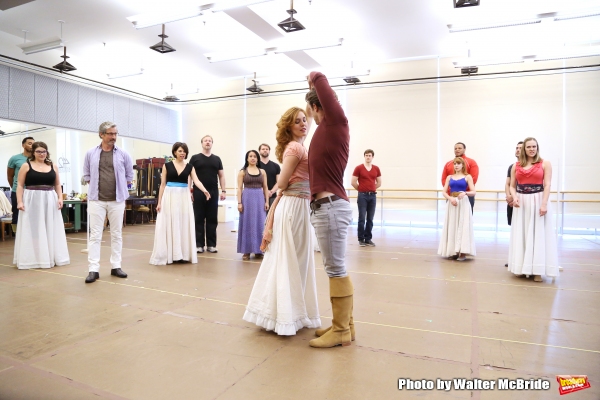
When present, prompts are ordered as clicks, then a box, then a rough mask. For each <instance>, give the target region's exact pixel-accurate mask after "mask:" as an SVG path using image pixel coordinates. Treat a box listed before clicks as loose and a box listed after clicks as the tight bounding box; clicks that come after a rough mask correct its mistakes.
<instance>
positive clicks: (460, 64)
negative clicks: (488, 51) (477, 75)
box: [452, 56, 535, 68]
mask: <svg viewBox="0 0 600 400" xmlns="http://www.w3.org/2000/svg"><path fill="white" fill-rule="evenodd" d="M533 58H535V56H524V57H516V58H506V59H476V58H465V59H462V60H456V61H452V64H454V68H468V67H473V66H479V67H481V66H483V65H504V64H520V63H523V62H525V60H532V59H533Z"/></svg>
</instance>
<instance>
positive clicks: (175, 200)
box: [150, 186, 198, 265]
mask: <svg viewBox="0 0 600 400" xmlns="http://www.w3.org/2000/svg"><path fill="white" fill-rule="evenodd" d="M160 206H161V210H160V212H159V213H158V215H157V217H156V230H155V233H154V248H153V249H152V256H150V264H153V265H166V264H172V263H173V261H179V260H183V261H189V262H192V263H194V264H196V263H197V262H198V256H197V254H196V226H195V223H194V209H193V206H192V199H191V197H190V190H189V189H188V188H187V187H175V186H167V187H165V191H164V192H163V196H162V200H161V203H160Z"/></svg>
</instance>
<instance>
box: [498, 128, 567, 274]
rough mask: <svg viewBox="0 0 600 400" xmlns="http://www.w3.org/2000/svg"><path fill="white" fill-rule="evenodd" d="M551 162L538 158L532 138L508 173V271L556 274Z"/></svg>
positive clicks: (526, 142) (535, 141)
mask: <svg viewBox="0 0 600 400" xmlns="http://www.w3.org/2000/svg"><path fill="white" fill-rule="evenodd" d="M551 181H552V165H551V164H550V161H547V160H543V159H542V158H541V157H540V148H539V145H538V142H537V140H536V139H535V138H532V137H528V138H527V139H525V140H524V141H523V148H522V150H521V154H520V155H519V161H518V162H516V163H515V165H513V167H512V170H511V174H510V192H511V194H512V196H513V215H512V223H511V227H510V246H509V250H508V270H509V271H510V272H512V273H513V274H515V275H517V276H523V275H526V276H530V275H533V280H534V281H535V282H542V281H543V276H544V275H546V276H549V277H555V276H557V275H558V270H559V267H558V254H557V251H556V236H555V232H554V220H553V219H552V214H551V208H550V207H549V206H548V202H549V200H548V198H549V197H550V182H551Z"/></svg>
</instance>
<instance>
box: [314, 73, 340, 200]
mask: <svg viewBox="0 0 600 400" xmlns="http://www.w3.org/2000/svg"><path fill="white" fill-rule="evenodd" d="M310 80H311V81H312V83H313V86H314V88H315V90H316V92H317V96H318V97H319V102H321V106H322V107H323V113H324V114H325V115H324V118H323V119H322V120H321V121H320V123H319V126H318V127H317V129H316V130H315V134H314V136H313V138H312V140H311V142H310V148H309V151H308V170H309V173H310V193H311V195H312V196H313V197H314V196H315V195H316V194H317V193H319V192H331V193H333V194H336V195H338V196H340V197H341V198H343V199H345V200H346V201H348V196H347V195H346V190H345V189H344V170H345V169H346V165H348V154H349V152H350V128H349V126H348V119H347V118H346V114H345V113H344V110H343V109H342V106H341V105H340V103H339V102H338V100H337V99H336V97H335V93H334V92H333V89H331V86H329V82H328V81H327V78H326V77H325V75H323V74H322V73H320V72H311V73H310Z"/></svg>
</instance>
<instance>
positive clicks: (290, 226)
mask: <svg viewBox="0 0 600 400" xmlns="http://www.w3.org/2000/svg"><path fill="white" fill-rule="evenodd" d="M313 241H314V233H313V227H312V225H311V223H310V209H309V201H308V200H305V199H302V198H299V197H294V196H283V197H282V198H281V200H280V201H279V204H278V205H277V209H276V210H275V216H274V221H273V240H272V241H271V244H270V245H269V248H268V249H267V251H266V252H265V256H264V259H263V261H262V264H261V266H260V269H259V270H258V275H257V276H256V281H255V282H254V287H253V288H252V294H250V299H249V300H248V306H247V307H246V312H245V313H244V317H243V318H244V320H246V321H248V322H252V323H254V324H256V325H258V326H260V327H263V328H265V329H266V330H268V331H275V332H276V333H277V334H278V335H295V334H296V332H297V331H298V330H299V329H302V328H304V327H306V328H318V327H320V326H321V318H320V317H319V306H318V304H317V283H316V279H315V259H314V243H313Z"/></svg>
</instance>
